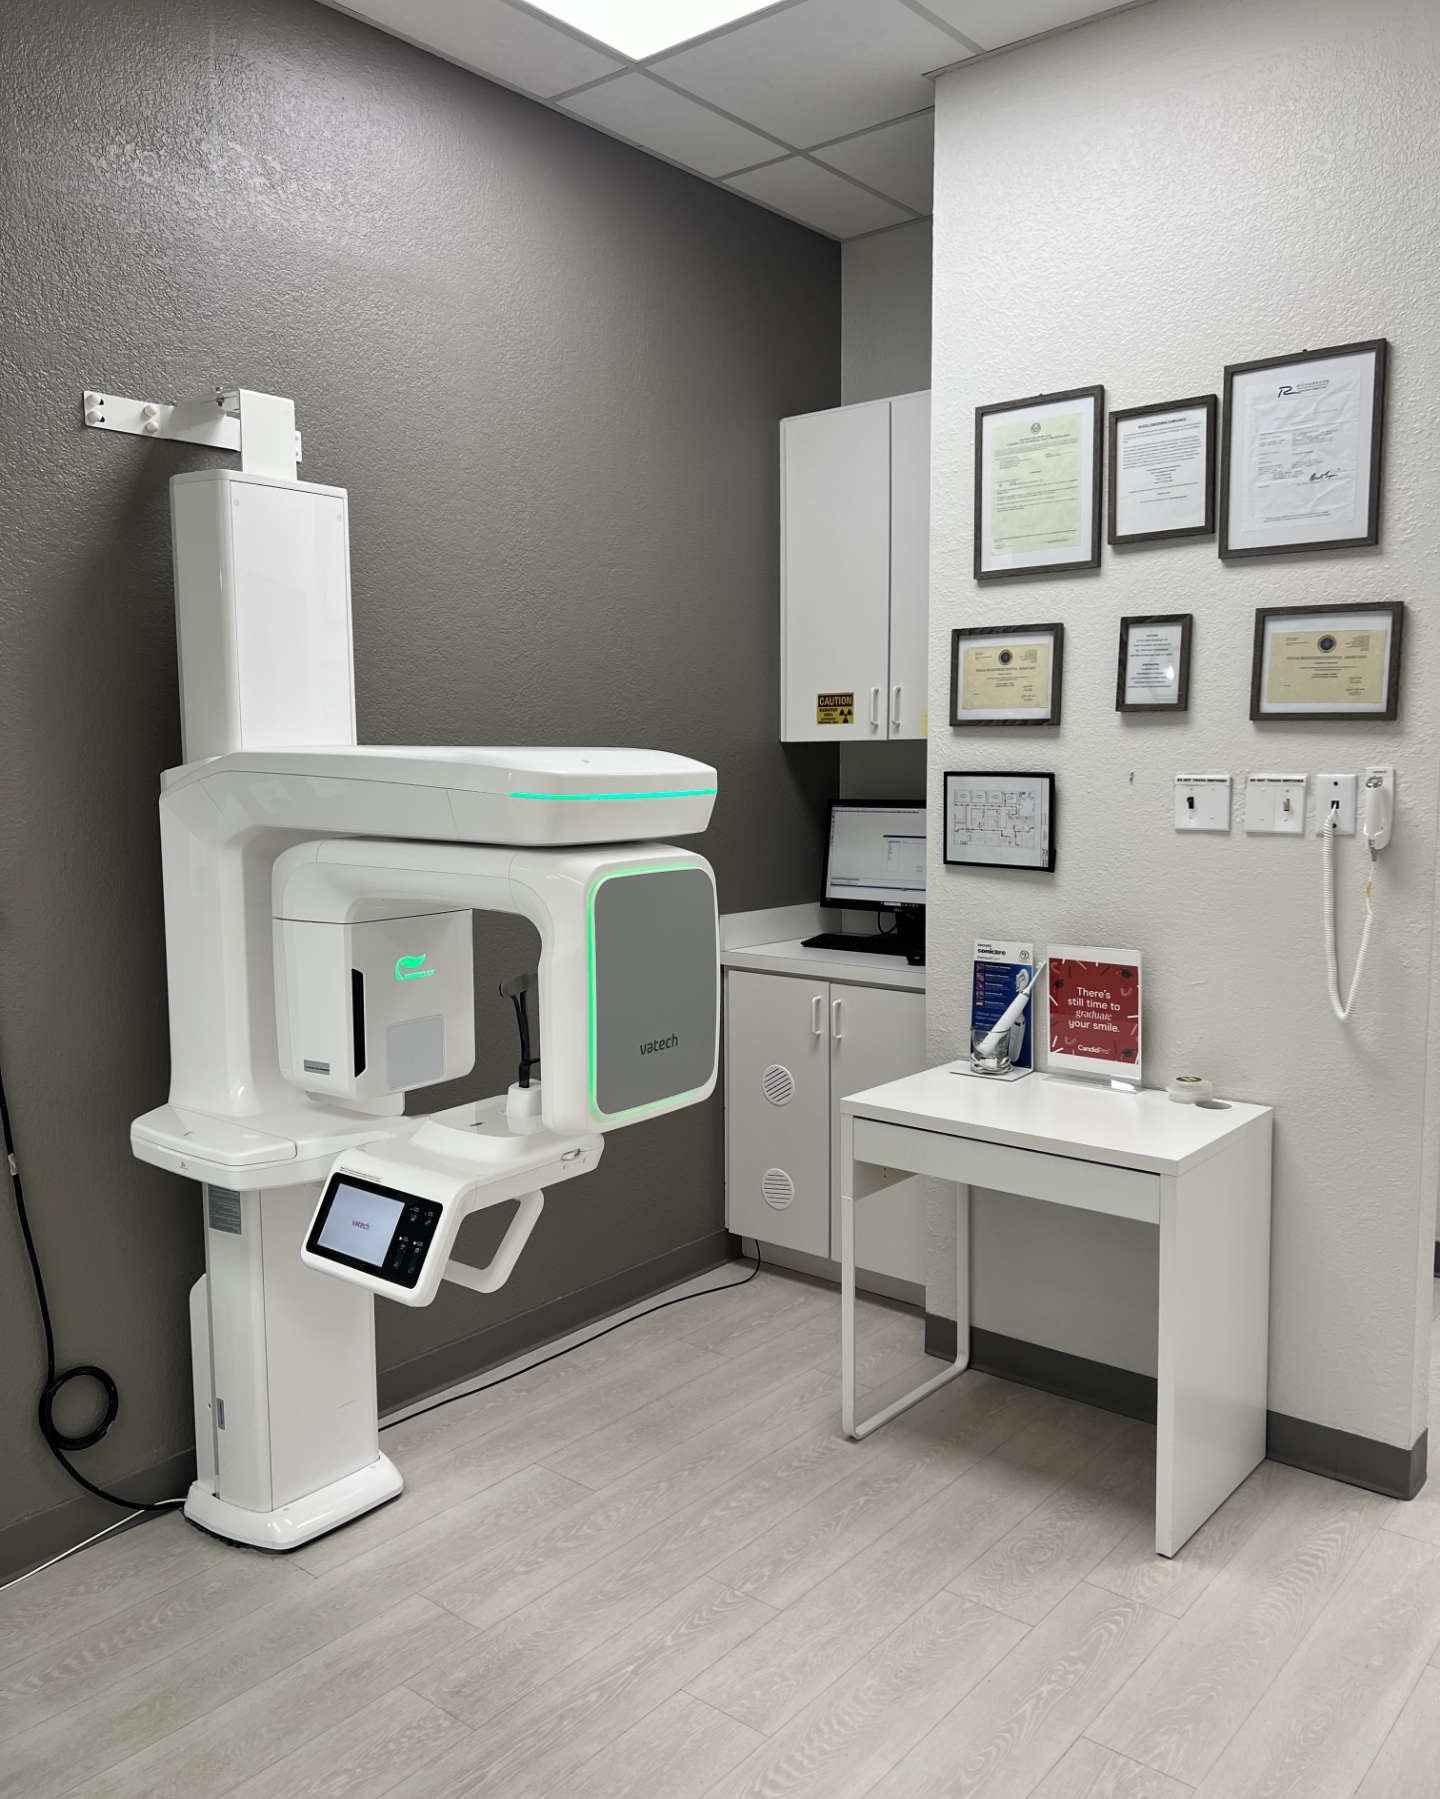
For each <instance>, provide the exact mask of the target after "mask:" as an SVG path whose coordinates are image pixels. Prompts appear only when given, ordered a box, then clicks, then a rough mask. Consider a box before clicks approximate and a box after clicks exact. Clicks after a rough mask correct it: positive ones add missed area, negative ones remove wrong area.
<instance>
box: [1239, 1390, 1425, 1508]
mask: <svg viewBox="0 0 1440 1799" xmlns="http://www.w3.org/2000/svg"><path fill="white" fill-rule="evenodd" d="M1265 1426H1266V1428H1265V1453H1266V1455H1268V1456H1269V1458H1270V1460H1271V1461H1272V1462H1286V1463H1288V1464H1289V1466H1290V1467H1292V1468H1308V1469H1309V1471H1310V1472H1311V1473H1312V1474H1327V1475H1329V1477H1330V1479H1331V1480H1343V1481H1345V1482H1346V1484H1347V1485H1349V1486H1352V1487H1368V1488H1369V1489H1370V1491H1371V1492H1372V1493H1384V1494H1385V1495H1386V1497H1387V1498H1389V1499H1413V1498H1414V1497H1415V1495H1416V1494H1417V1493H1418V1492H1419V1491H1420V1489H1421V1487H1423V1486H1424V1485H1425V1460H1426V1453H1427V1449H1428V1446H1429V1435H1430V1433H1429V1432H1428V1431H1421V1433H1420V1436H1419V1438H1418V1439H1417V1441H1416V1442H1414V1443H1412V1444H1411V1446H1410V1448H1409V1449H1400V1448H1398V1447H1397V1446H1396V1445H1395V1444H1393V1443H1376V1442H1374V1441H1373V1440H1372V1439H1371V1438H1370V1437H1356V1436H1352V1435H1351V1433H1350V1432H1349V1431H1347V1430H1332V1429H1331V1428H1330V1426H1329V1425H1328V1424H1312V1423H1311V1422H1310V1420H1309V1419H1308V1418H1287V1417H1286V1416H1285V1414H1284V1413H1283V1412H1269V1413H1267V1414H1266V1420H1265Z"/></svg>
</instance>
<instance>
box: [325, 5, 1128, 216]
mask: <svg viewBox="0 0 1440 1799" xmlns="http://www.w3.org/2000/svg"><path fill="white" fill-rule="evenodd" d="M324 3H325V4H327V5H331V6H335V7H336V8H337V10H339V11H342V12H348V13H350V14H352V15H353V16H355V17H357V18H360V19H364V20H365V21H367V22H368V23H370V24H373V25H377V26H379V27H380V28H381V29H382V30H385V31H389V32H391V33H392V34H393V35H395V36H398V37H403V38H405V39H406V40H407V41H409V42H410V43H413V44H417V45H419V46H420V47H421V48H422V49H427V50H431V51H433V52H434V53H435V54H436V55H439V56H443V57H446V58H447V59H448V60H449V61H451V62H456V63H459V64H460V65H461V66H462V67H464V68H467V69H470V70H472V71H473V72H475V73H476V74H479V75H484V76H486V77H487V78H488V79H491V80H495V81H499V82H501V83H502V84H503V85H504V86H506V87H511V88H515V89H516V90H518V91H519V92H520V93H522V94H525V95H527V96H528V97H529V98H531V99H534V100H539V101H541V102H542V103H543V104H545V105H547V106H552V107H554V108H555V109H556V110H558V111H560V112H563V113H566V114H568V115H569V116H571V117H572V118H575V119H578V120H580V121H581V122H582V123H583V124H586V125H590V126H593V127H594V128H595V129H596V130H599V131H603V132H605V133H607V135H609V136H611V137H616V138H620V139H621V140H623V141H624V142H626V143H629V144H633V145H634V146H635V147H636V148H637V149H640V150H644V151H647V152H648V153H649V154H651V155H654V156H658V157H660V158H661V159H662V160H664V161H666V162H671V163H674V164H676V165H677V166H678V167H680V168H682V169H685V170H687V171H688V172H689V173H691V174H695V175H698V176H700V177H702V178H703V179H705V180H707V181H711V182H714V183H716V184H717V185H718V186H721V187H724V188H727V189H729V190H730V191H731V192H733V193H736V194H740V195H743V196H744V197H745V198H747V199H749V200H752V201H755V202H756V203H757V204H759V205H762V206H766V207H768V208H769V209H770V210H771V211H773V212H778V213H781V214H783V215H784V216H785V217H787V218H791V219H794V220H795V221H796V222H797V223H799V224H802V225H807V226H809V227H810V228H811V229H812V230H817V231H821V232H824V233H825V234H826V235H827V236H830V237H834V238H839V239H842V240H843V239H847V238H852V237H862V236H866V235H868V234H869V233H871V232H874V231H883V230H887V229H889V228H890V227H892V226H895V225H902V224H905V223H907V222H909V221H911V220H914V219H917V218H923V217H925V216H927V215H928V213H929V212H930V208H931V169H932V163H933V159H934V142H933V126H934V111H933V108H934V93H933V83H932V80H931V77H932V76H933V74H934V73H935V72H936V71H937V70H939V69H942V68H953V67H954V66H955V65H956V64H957V63H962V62H964V61H967V60H968V59H969V58H970V57H972V56H984V55H989V54H993V53H994V52H995V51H996V50H1000V49H1005V48H1008V47H1009V46H1010V45H1012V44H1014V43H1017V42H1021V41H1023V40H1025V39H1028V38H1032V37H1036V36H1044V35H1048V34H1049V33H1050V32H1053V31H1056V30H1063V29H1065V28H1067V27H1070V26H1073V25H1077V24H1080V23H1082V22H1083V21H1085V20H1086V19H1089V18H1093V17H1095V16H1096V15H1098V14H1100V13H1103V12H1110V11H1114V10H1117V9H1116V8H1115V7H1114V6H1113V5H1109V6H1097V5H1096V4H1095V0H779V4H775V5H770V6H762V7H758V8H756V9H755V10H754V11H752V12H749V13H747V14H745V15H744V16H742V17H741V18H738V19H734V20H731V21H730V22H728V23H725V24H721V25H719V26H717V27H716V28H714V29H713V30H709V31H706V32H705V33H704V34H703V35H700V36H696V37H694V38H692V39H691V40H689V41H687V42H684V43H674V44H669V45H667V46H666V47H664V48H662V49H656V50H654V51H653V52H652V53H650V54H648V55H645V56H643V57H639V58H636V57H630V56H626V55H625V54H623V52H622V51H621V50H618V49H615V48H613V47H612V46H610V45H608V44H606V43H603V42H601V41H600V40H599V39H597V38H595V37H591V36H587V35H586V33H585V32H583V31H581V30H578V29H577V28H576V27H575V26H573V25H571V24H567V23H566V22H565V21H564V20H563V19H561V18H557V17H555V16H553V15H552V14H551V13H550V12H549V10H548V9H547V8H546V7H545V6H544V5H542V4H539V3H538V0H536V3H533V4H532V3H531V0H345V3H344V4H341V0H324ZM556 6H557V9H558V10H560V11H567V10H568V11H570V12H572V13H574V12H576V11H577V10H578V9H577V8H576V7H575V6H574V5H573V3H572V4H570V5H568V6H567V5H566V4H564V3H563V0H556ZM593 10H594V9H593V8H591V9H590V14H591V16H593ZM677 10H680V9H678V8H677ZM582 16H583V15H582ZM710 16H711V17H715V16H717V13H716V12H715V11H712V12H711V14H710ZM616 35H617V36H619V35H620V33H618V32H617V33H616ZM651 41H652V42H653V41H654V40H653V39H652V40H651ZM632 42H633V40H632Z"/></svg>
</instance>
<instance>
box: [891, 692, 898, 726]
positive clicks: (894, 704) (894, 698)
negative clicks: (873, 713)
mask: <svg viewBox="0 0 1440 1799" xmlns="http://www.w3.org/2000/svg"><path fill="white" fill-rule="evenodd" d="M890 723H891V724H892V725H897V726H898V725H899V723H900V689H899V688H898V687H892V688H891V689H890Z"/></svg>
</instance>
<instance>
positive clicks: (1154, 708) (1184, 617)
mask: <svg viewBox="0 0 1440 1799" xmlns="http://www.w3.org/2000/svg"><path fill="white" fill-rule="evenodd" d="M1132 625H1179V626H1180V680H1179V689H1180V691H1179V693H1178V694H1177V696H1176V697H1175V698H1174V699H1173V700H1155V701H1150V700H1127V699H1126V698H1125V685H1126V683H1125V674H1126V665H1127V663H1128V661H1129V655H1130V627H1131V626H1132ZM1194 631H1195V614H1194V613H1193V612H1153V613H1136V614H1133V615H1132V616H1131V617H1129V618H1122V619H1121V620H1120V661H1119V666H1118V668H1117V669H1116V672H1115V710H1116V711H1117V712H1188V711H1189V710H1190V640H1191V638H1192V636H1193V635H1194Z"/></svg>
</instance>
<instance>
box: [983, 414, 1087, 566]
mask: <svg viewBox="0 0 1440 1799" xmlns="http://www.w3.org/2000/svg"><path fill="white" fill-rule="evenodd" d="M1104 416H1105V389H1104V388H1103V387H1076V388H1072V389H1071V390H1070V391H1069V392H1068V393H1060V394H1038V395H1036V396H1035V397H1034V398H1033V399H1029V400H1010V401H1007V402H1005V403H1003V404H1001V405H995V406H977V407H976V409H975V579H976V580H977V581H1003V580H1007V579H1009V578H1011V577H1013V576H1015V575H1036V574H1059V573H1061V572H1063V571H1066V570H1074V569H1081V568H1099V566H1100V490H1101V485H1102V470H1103V467H1104Z"/></svg>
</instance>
